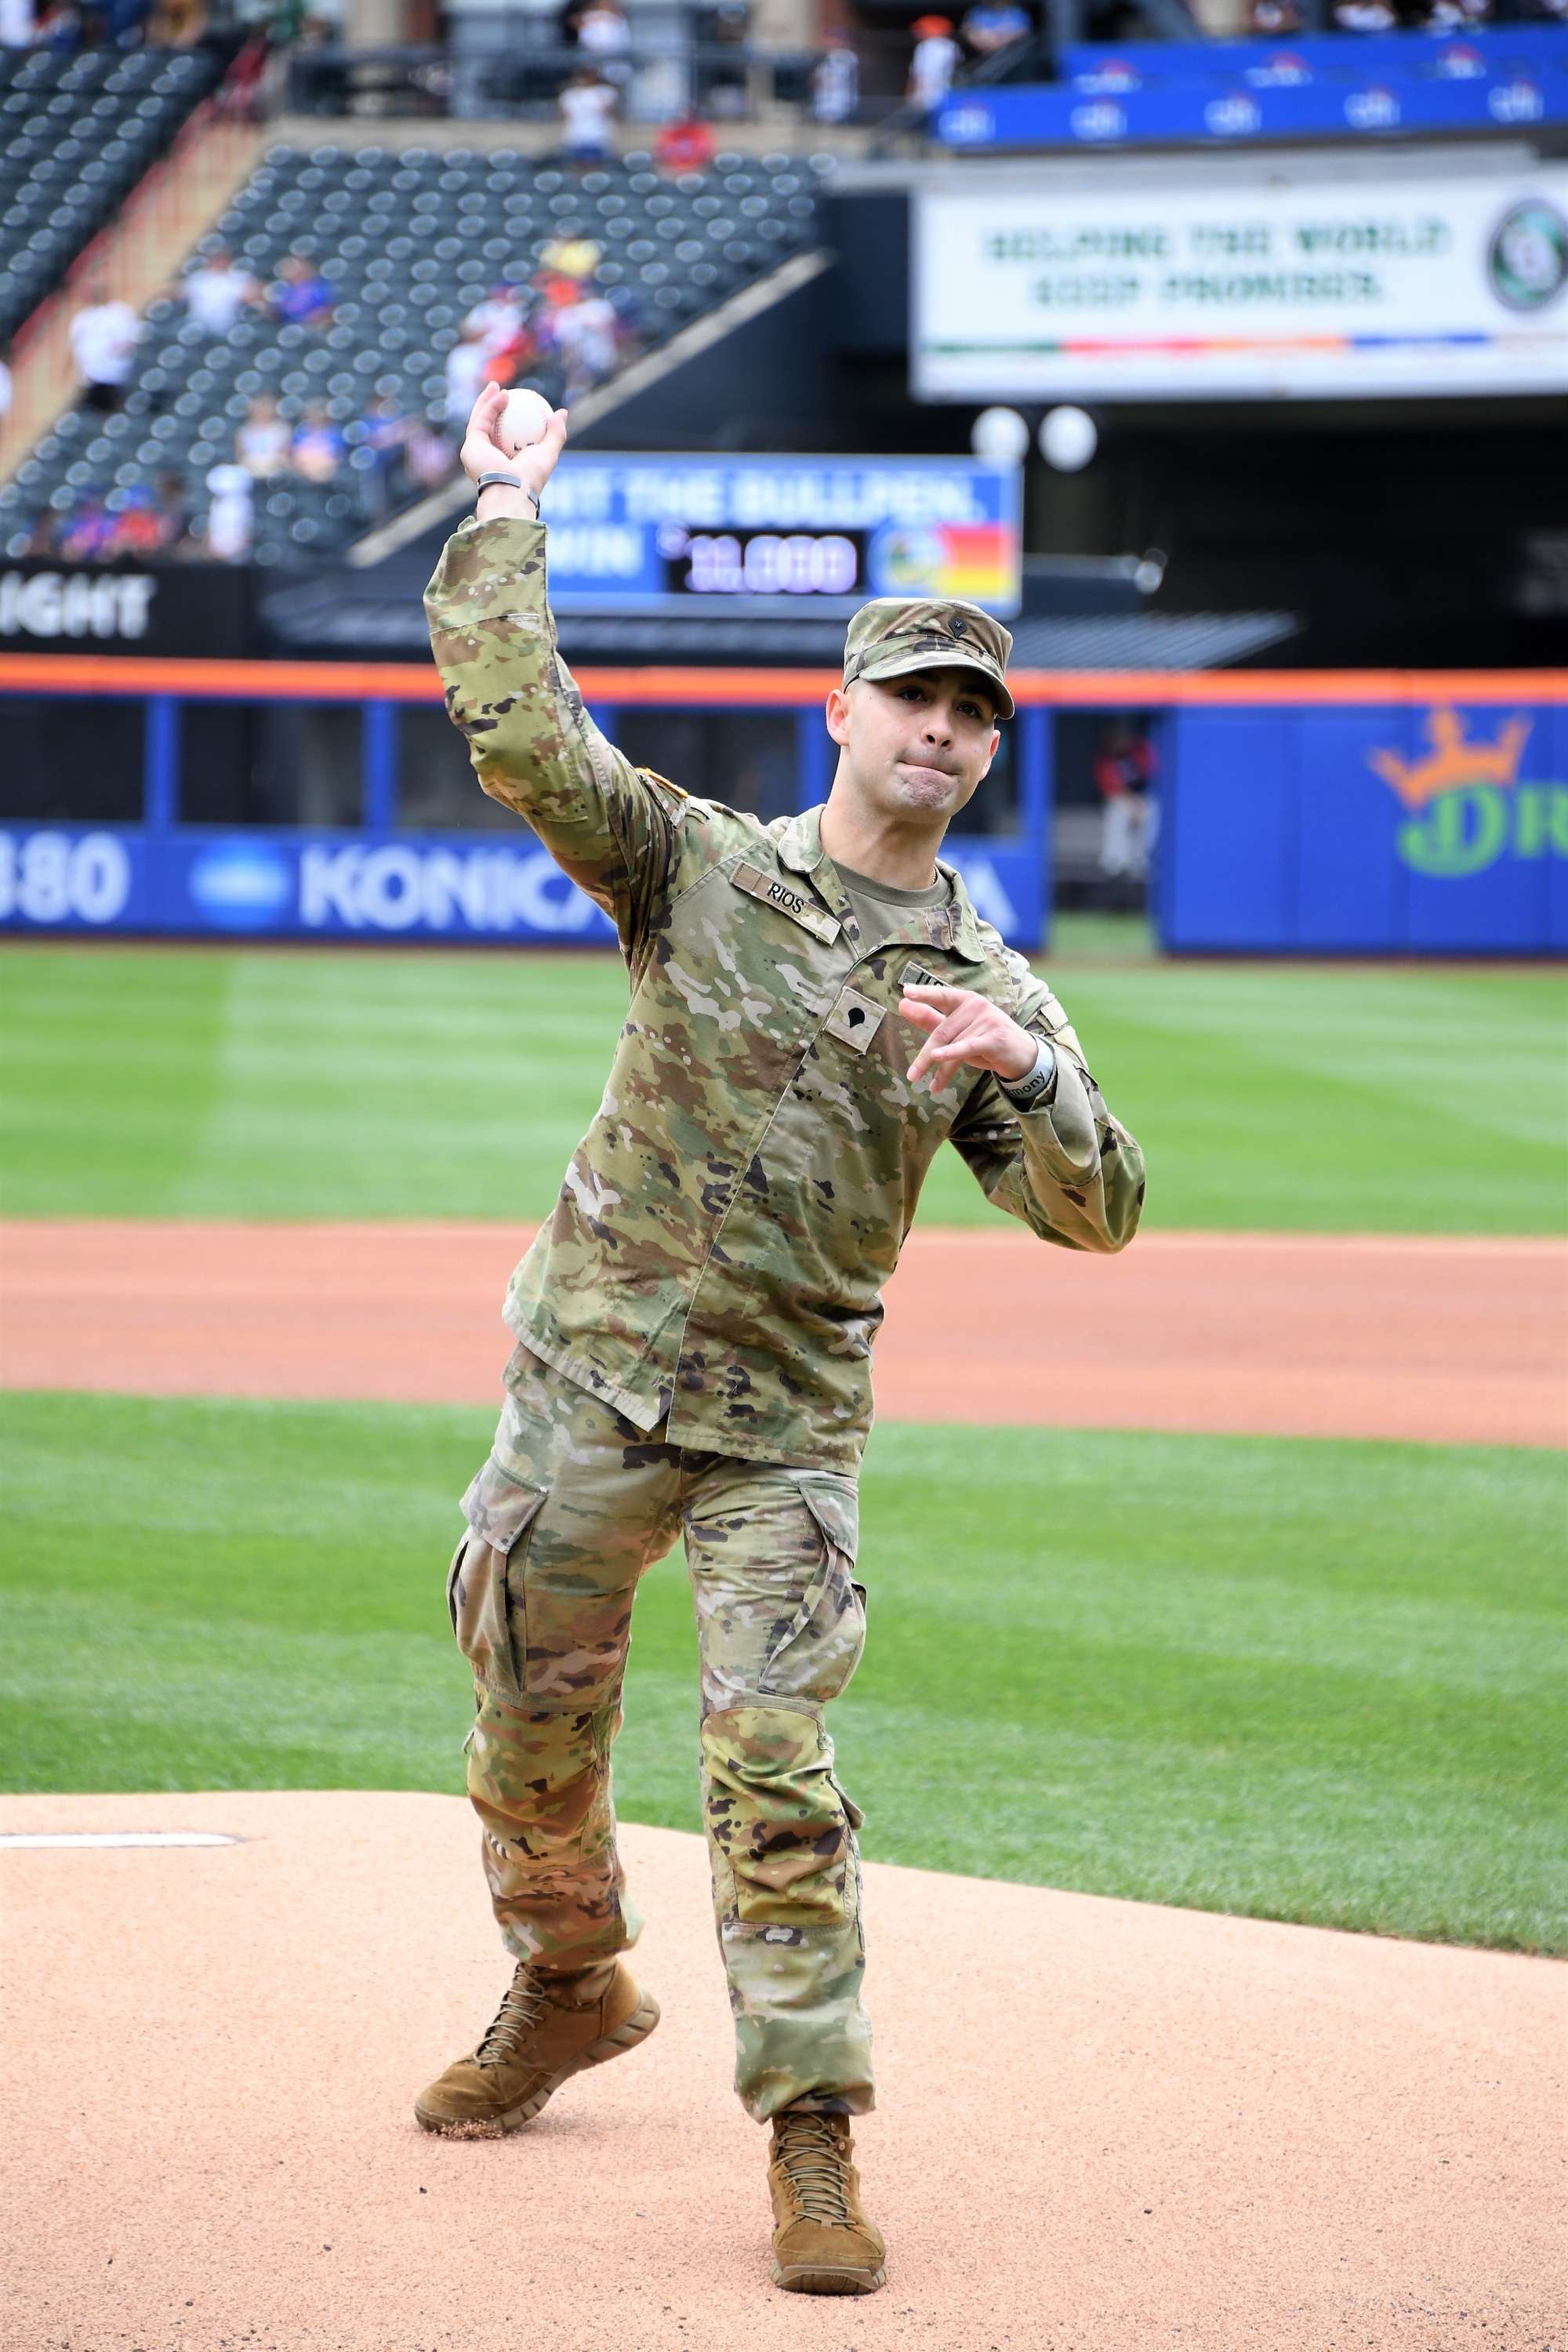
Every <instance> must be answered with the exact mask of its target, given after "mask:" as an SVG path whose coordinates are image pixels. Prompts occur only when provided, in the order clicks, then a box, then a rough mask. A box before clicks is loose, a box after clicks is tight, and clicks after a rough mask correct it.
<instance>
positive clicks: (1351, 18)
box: [1334, 0, 1399, 33]
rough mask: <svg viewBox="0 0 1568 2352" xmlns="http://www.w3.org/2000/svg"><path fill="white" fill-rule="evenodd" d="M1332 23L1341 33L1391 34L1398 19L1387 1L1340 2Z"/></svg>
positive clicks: (1352, 0)
mask: <svg viewBox="0 0 1568 2352" xmlns="http://www.w3.org/2000/svg"><path fill="white" fill-rule="evenodd" d="M1334 22H1335V24H1336V25H1337V26H1339V28H1340V30H1341V32H1342V33H1392V32H1393V30H1394V26H1396V25H1397V24H1398V22H1399V19H1398V17H1397V16H1395V15H1394V10H1393V9H1392V8H1391V7H1390V6H1389V5H1388V0H1340V5H1339V6H1338V7H1337V8H1336V9H1335V10H1334Z"/></svg>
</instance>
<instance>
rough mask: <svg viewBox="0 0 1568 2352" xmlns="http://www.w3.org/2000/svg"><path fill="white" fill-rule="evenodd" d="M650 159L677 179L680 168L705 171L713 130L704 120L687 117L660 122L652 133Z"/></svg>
mask: <svg viewBox="0 0 1568 2352" xmlns="http://www.w3.org/2000/svg"><path fill="white" fill-rule="evenodd" d="M653 160H654V164H655V167H656V169H657V170H658V171H660V172H665V173H668V175H669V177H670V178H671V179H679V176H680V174H681V173H682V172H705V171H706V170H707V169H708V166H709V164H710V163H711V162H712V161H713V133H712V132H711V131H710V130H709V128H708V125H707V124H706V123H705V122H696V121H691V120H690V119H689V118H688V119H687V120H686V121H680V122H665V123H661V124H660V126H659V128H658V131H657V132H656V133H655V134H654V142H653Z"/></svg>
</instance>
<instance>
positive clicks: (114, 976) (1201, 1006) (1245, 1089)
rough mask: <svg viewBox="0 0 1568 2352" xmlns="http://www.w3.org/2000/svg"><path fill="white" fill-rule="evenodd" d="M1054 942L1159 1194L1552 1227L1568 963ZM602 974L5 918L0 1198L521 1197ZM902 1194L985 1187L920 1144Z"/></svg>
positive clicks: (535, 1180)
mask: <svg viewBox="0 0 1568 2352" xmlns="http://www.w3.org/2000/svg"><path fill="white" fill-rule="evenodd" d="M1102 928H1103V927H1102ZM1047 970H1048V971H1049V973H1050V976H1051V978H1052V980H1053V982H1054V983H1055V984H1056V986H1057V987H1058V991H1059V992H1060V994H1061V996H1062V998H1063V1000H1064V1001H1065V1003H1066V1004H1067V1006H1068V1012H1069V1013H1071V1014H1072V1016H1073V1018H1074V1019H1075V1021H1076V1022H1077V1024H1078V1025H1079V1030H1080V1032H1081V1034H1082V1037H1083V1040H1084V1044H1085V1047H1086V1050H1087V1051H1088V1054H1089V1060H1090V1065H1091V1066H1092V1068H1093V1069H1094V1071H1095V1073H1096V1075H1097V1076H1098V1077H1099V1078H1100V1081H1101V1083H1102V1085H1103V1086H1104V1087H1105V1089H1106V1092H1107V1095H1108V1097H1109V1098H1110V1102H1111V1104H1112V1106H1113V1107H1114V1108H1116V1110H1117V1111H1118V1112H1119V1114H1120V1115H1121V1117H1122V1118H1124V1119H1125V1120H1126V1121H1127V1123H1128V1125H1129V1126H1130V1127H1131V1129H1133V1131H1134V1132H1135V1133H1136V1134H1137V1136H1138V1137H1139V1139H1140V1140H1141V1142H1142V1144H1143V1146H1144V1149H1145V1151H1146V1153H1147V1156H1148V1161H1149V1201H1148V1209H1147V1215H1148V1219H1149V1222H1150V1223H1151V1224H1154V1225H1178V1226H1199V1227H1215V1228H1220V1229H1226V1228H1231V1227H1237V1228H1262V1229H1272V1230H1285V1231H1290V1230H1297V1231H1321V1232H1334V1231H1351V1232H1368V1233H1481V1234H1504V1233H1520V1234H1533V1233H1556V1232H1562V1231H1563V1230H1568V1052H1565V1051H1564V1044H1565V1040H1568V983H1565V982H1564V980H1563V976H1562V975H1561V974H1560V973H1558V972H1553V971H1544V972H1540V973H1534V972H1521V971H1518V970H1511V969H1510V970H1506V971H1486V970H1477V969H1468V970H1458V969H1455V968H1452V967H1449V968H1443V967H1431V968H1422V969H1413V968H1411V967H1408V966H1405V967H1386V968H1362V969H1357V970H1346V969H1338V970H1335V969H1327V970H1322V971H1316V970H1308V969H1302V968H1300V967H1295V968H1280V967H1279V966H1268V965H1256V964H1255V965H1237V966H1234V967H1220V966H1184V965H1161V964H1156V963H1153V962H1147V963H1142V964H1137V965H1132V966H1130V967H1127V968H1111V967H1108V966H1106V965H1104V964H1095V963H1092V962H1088V961H1086V962H1083V963H1081V964H1076V965H1075V964H1074V963H1073V962H1072V961H1071V960H1070V958H1060V957H1058V958H1054V959H1053V960H1052V961H1050V962H1049V964H1048V965H1047ZM625 1013H626V979H625V975H624V973H623V971H622V969H621V966H620V964H619V961H618V960H616V958H615V957H614V956H600V955H582V956H562V955H524V954H519V955H512V956H499V955H483V956H481V955H467V956H464V955H447V954H426V953H423V952H408V951H405V952H403V953H401V954H397V953H381V952H374V951H366V950H344V951H332V950H313V951H310V952H309V953H295V952H285V951H268V952H265V953H261V952H255V951H252V952H246V951H243V950H206V949H182V950H157V949H148V950H112V949H104V948H97V949H93V950H89V951H83V950H75V949H71V948H67V947H35V946H31V945H29V946H27V947H26V948H14V949H11V950H9V951H7V952H6V953H5V955H3V956H0V1038H3V1040H4V1043H3V1045H0V1053H3V1055H4V1063H3V1068H0V1212H3V1213H5V1214H7V1215H10V1216H27V1217H47V1216H67V1217H86V1216H106V1217H112V1216H136V1217H229V1216H234V1217H279V1218H311V1217H328V1218H332V1217H342V1218H382V1217H386V1218H394V1217H416V1218H424V1217H454V1218H492V1217H494V1218H506V1219H518V1220H525V1221H532V1220H539V1219H542V1218H544V1217H546V1216H548V1215H549V1213H550V1212H551V1209H552V1205H553V1203H554V1201H555V1198H556V1194H557V1191H558V1188H559V1185H560V1181H561V1173H562V1170H563V1167H564V1166H565V1163H566V1160H567V1159H568V1157H569V1155H570V1153H571V1151H572V1150H573V1148H574V1145H575V1144H576V1142H577V1140H578V1139H579V1138H580V1137H581V1135H582V1134H583V1133H584V1129H586V1127H587V1125H588V1123H589V1121H590V1120H591V1119H592V1118H593V1116H594V1114H595V1111H596V1109H597V1108H598V1105H599V1101H600V1096H601V1091H602V1088H603V1085H604V1081H605V1074H606V1072H607V1070H608V1067H609V1062H610V1055H611V1053H612V1051H613V1048H614V1044H615V1038H616V1031H617V1028H618V1026H619V1024H620V1023H621V1021H622V1020H623V1018H624V1017H625ZM995 1216H996V1213H995V1212H994V1211H993V1210H992V1209H991V1208H990V1207H989V1205H988V1204H987V1203H986V1202H985V1201H984V1198H983V1197H982V1195H981V1193H980V1192H979V1191H978V1189H977V1188H976V1186H975V1185H974V1183H973V1180H972V1179H971V1177H970V1176H969V1173H968V1171H966V1170H965V1169H964V1167H963V1165H962V1163H961V1162H960V1160H958V1158H957V1156H956V1155H955V1154H954V1153H952V1151H943V1152H942V1153H941V1154H939V1156H938V1160H937V1162H936V1166H935V1168H934V1169H933V1170H932V1172H931V1179H930V1181H929V1182H928V1184H927V1187H926V1191H925V1195H924V1198H923V1200H922V1202H921V1217H922V1219H923V1220H924V1221H925V1222H927V1223H937V1224H976V1223H988V1222H992V1221H993V1220H994V1219H995Z"/></svg>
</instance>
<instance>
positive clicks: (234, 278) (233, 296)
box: [175, 245, 267, 341]
mask: <svg viewBox="0 0 1568 2352" xmlns="http://www.w3.org/2000/svg"><path fill="white" fill-rule="evenodd" d="M175 291H176V292H177V293H178V294H180V295H181V296H182V297H183V298H184V304H185V308H186V310H188V311H189V312H190V314H191V318H192V320H193V321H194V322H195V325H196V326H198V327H200V328H201V330H202V331H203V333H204V334H207V335H211V336H212V337H213V339H214V341H216V340H217V339H218V338H219V337H221V336H224V335H226V334H227V332H228V331H229V329H230V328H231V327H232V326H233V324H234V322H235V320H237V318H238V316H239V314H240V312H241V311H242V310H263V309H265V307H266V303H267V297H266V295H265V294H264V292H263V291H262V289H261V287H260V285H259V284H258V281H257V279H256V278H253V277H252V276H251V274H250V272H249V270H248V269H244V268H240V267H239V266H238V264H237V262H236V260H235V258H234V256H233V254H232V253H230V252H228V251H227V250H226V247H223V246H221V245H220V246H219V247H217V248H216V251H215V252H212V253H209V254H207V255H206V256H205V258H204V259H203V262H202V265H201V268H199V269H193V270H192V271H191V273H190V275H189V277H188V278H183V279H182V280H181V282H180V284H179V286H178V287H177V288H176V289H175Z"/></svg>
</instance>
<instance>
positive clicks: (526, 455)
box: [462, 383, 568, 522]
mask: <svg viewBox="0 0 1568 2352" xmlns="http://www.w3.org/2000/svg"><path fill="white" fill-rule="evenodd" d="M505 405H506V390H505V387H504V386H503V385H501V384H499V383H487V384H486V386H485V388H484V390H483V392H481V393H480V394H479V398H478V400H476V401H475V403H474V405H473V409H472V412H471V413H470V415H469V417H468V431H467V433H466V434H465V435H464V436H463V447H462V467H463V471H464V473H465V474H467V476H468V479H469V480H470V481H471V482H477V481H478V480H479V476H480V475H481V474H515V475H516V476H517V478H518V479H519V481H520V482H521V484H522V488H521V490H509V489H506V488H502V487H500V486H498V487H497V488H493V489H489V490H481V491H480V493H479V507H478V509H477V512H478V513H479V518H480V520H482V521H485V522H490V521H493V520H495V518H496V517H497V516H498V515H519V516H521V517H522V519H523V520H525V521H529V522H531V521H532V520H533V507H532V503H531V499H529V497H528V492H529V491H532V493H533V496H534V497H535V498H537V497H538V495H539V493H540V491H541V490H542V488H544V485H545V483H546V482H547V481H548V480H549V479H550V477H551V475H552V473H553V472H554V471H555V462H556V459H557V458H558V457H560V455H561V452H562V450H563V449H564V447H565V446H566V427H567V423H568V419H567V415H566V411H565V410H564V409H563V408H558V409H557V410H556V411H555V414H554V415H553V416H552V418H551V420H550V423H549V425H548V426H547V427H546V429H545V432H544V435H543V437H542V439H541V440H538V441H531V442H530V443H529V444H528V446H527V447H526V448H522V449H520V450H519V451H518V453H517V455H516V457H511V456H510V455H509V453H508V452H507V451H506V450H505V449H503V448H502V447H501V446H500V442H499V441H498V440H497V439H496V437H495V436H496V427H497V425H499V424H500V413H501V410H502V409H503V408H504V407H505Z"/></svg>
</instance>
